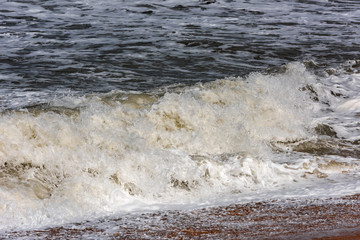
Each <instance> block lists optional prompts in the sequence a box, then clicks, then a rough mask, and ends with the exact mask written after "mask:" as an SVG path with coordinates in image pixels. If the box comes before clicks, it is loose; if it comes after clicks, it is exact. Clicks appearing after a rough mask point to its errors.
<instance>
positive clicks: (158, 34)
mask: <svg viewBox="0 0 360 240" xmlns="http://www.w3.org/2000/svg"><path fill="white" fill-rule="evenodd" d="M359 9H360V3H359V1H357V0H347V1H335V0H334V1H332V0H314V1H302V0H298V1H295V0H292V1H287V0H286V1H285V0H284V1H265V0H248V1H245V0H242V1H231V0H228V1H225V0H218V1H215V0H196V1H176V0H173V1H110V0H101V1H94V0H81V1H40V0H39V1H36V0H34V1H31V0H29V1H27V0H24V1H3V0H2V1H1V2H0V52H1V54H0V89H1V93H2V95H3V96H2V99H0V104H1V107H2V108H3V109H4V108H5V109H6V108H8V107H10V108H12V107H16V106H18V104H19V105H20V106H22V105H24V102H25V103H26V102H29V103H31V102H34V101H35V102H36V101H37V100H36V98H37V97H38V98H39V99H41V100H44V99H42V98H46V97H48V96H51V95H54V92H66V91H72V92H81V93H89V92H108V91H110V90H114V89H122V90H145V89H152V88H155V87H159V86H164V85H169V84H179V83H180V84H192V83H196V82H207V81H212V80H215V79H219V78H224V77H228V76H244V75H246V74H248V73H250V72H253V71H262V70H264V69H268V68H271V67H278V66H280V65H282V64H286V63H288V62H292V61H306V60H312V61H315V62H316V63H318V64H319V65H321V66H327V67H328V66H334V65H336V64H339V63H343V62H345V61H346V60H354V59H357V58H358V57H359V49H360V43H359V41H358V39H359V38H360V30H359V24H360V14H359ZM45 96H46V97H45Z"/></svg>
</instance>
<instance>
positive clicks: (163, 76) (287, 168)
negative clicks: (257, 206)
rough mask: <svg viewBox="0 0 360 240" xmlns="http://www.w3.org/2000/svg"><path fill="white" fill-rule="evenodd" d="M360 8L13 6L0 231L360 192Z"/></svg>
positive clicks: (4, 76)
mask: <svg viewBox="0 0 360 240" xmlns="http://www.w3.org/2000/svg"><path fill="white" fill-rule="evenodd" d="M359 26H360V2H358V1H357V0H347V1H336V0H314V1H301V0H297V1H295V0H293V1H265V0H247V1H246V0H243V1H230V0H228V1H220V0H217V1H215V0H198V1H195V0H194V1H179V0H171V1H156V0H150V1H110V0H100V1H93V0H79V1H65V0H61V1H40V0H29V1H26V0H23V1H4V0H0V53H1V54H0V110H1V112H0V229H1V230H2V231H4V230H8V229H13V228H34V227H41V226H46V225H55V224H62V223H69V222H74V221H81V220H84V219H90V218H97V217H104V216H108V215H116V214H122V213H124V212H127V211H136V210H139V209H142V210H144V209H165V208H172V207H179V208H186V207H189V206H198V205H199V204H222V203H225V202H226V203H229V202H231V203H233V202H235V203H239V202H245V201H254V200H266V199H271V198H287V197H302V198H304V197H305V198H313V197H319V196H341V195H344V194H353V193H359V192H360V175H359V174H360V166H359V164H360V160H359V156H360V147H359V144H360V122H359V117H360V60H359V59H360V56H359V53H360V43H359V41H358V39H360V27H359Z"/></svg>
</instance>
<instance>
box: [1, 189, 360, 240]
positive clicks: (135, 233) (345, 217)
mask: <svg viewBox="0 0 360 240" xmlns="http://www.w3.org/2000/svg"><path fill="white" fill-rule="evenodd" d="M3 237H4V238H10V239H11V238H43V239H59V238H65V239H78V238H82V239H194V238H195V239H290V238H291V239H319V240H320V239H321V240H340V239H360V194H355V195H349V196H343V197H337V198H326V199H311V200H297V199H287V200H269V201H263V202H251V203H245V204H230V205H227V206H217V207H206V208H200V209H194V210H186V211H184V210H179V211H177V210H170V211H169V210H164V211H156V212H151V213H136V214H135V213H134V214H126V215H122V216H119V217H118V218H116V217H107V218H103V219H98V220H94V221H86V222H80V223H72V224H65V225H63V226H58V227H51V228H44V229H36V230H24V231H10V232H5V233H0V238H3Z"/></svg>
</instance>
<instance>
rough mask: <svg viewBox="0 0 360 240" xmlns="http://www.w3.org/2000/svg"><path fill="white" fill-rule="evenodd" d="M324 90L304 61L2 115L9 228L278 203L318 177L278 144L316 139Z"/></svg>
mask: <svg viewBox="0 0 360 240" xmlns="http://www.w3.org/2000/svg"><path fill="white" fill-rule="evenodd" d="M314 83H315V78H314V76H313V75H311V74H310V73H308V72H307V71H306V70H305V68H304V67H303V66H302V65H301V64H297V63H294V64H289V65H288V66H287V71H286V72H285V73H283V74H277V75H263V74H259V73H254V74H251V75H250V76H249V77H247V78H244V79H243V78H230V79H223V80H218V81H215V82H212V83H207V84H199V85H196V86H193V87H188V88H179V89H175V90H174V91H172V92H166V93H160V94H159V93H153V94H144V93H137V92H132V93H127V92H112V93H109V94H105V95H97V96H96V95H93V96H88V97H81V98H79V97H74V96H73V97H64V98H61V99H55V100H54V101H52V103H50V106H49V107H50V108H51V107H56V109H60V110H61V109H62V110H63V112H64V113H63V114H57V113H54V112H52V111H46V110H36V109H35V110H34V113H30V112H31V110H29V111H30V112H12V113H6V114H3V115H2V116H1V117H0V160H1V165H0V166H1V168H0V174H1V175H0V177H1V178H0V196H1V205H0V211H1V214H0V225H1V228H2V229H6V228H9V227H33V226H40V225H44V224H54V223H62V222H67V221H75V220H76V219H81V218H85V217H94V216H101V215H106V214H112V213H116V212H118V211H127V210H134V209H137V208H139V207H146V206H148V207H149V208H152V206H153V205H152V204H190V203H200V202H204V201H209V199H215V200H216V199H223V198H225V196H251V194H248V193H252V192H254V191H255V192H259V193H263V196H268V194H267V192H269V191H273V190H274V191H275V190H276V191H279V190H280V189H285V190H286V189H291V188H293V187H292V186H293V185H294V184H295V185H296V184H300V183H304V182H308V180H307V179H308V178H304V175H309V176H310V175H311V176H315V177H311V176H310V178H311V179H312V178H315V179H316V175H317V174H318V172H317V171H315V170H316V168H317V167H318V165H319V164H320V163H321V161H320V160H319V161H313V159H309V158H308V157H305V158H303V157H301V156H300V155H296V157H295V160H294V161H293V162H291V160H290V157H289V155H288V154H287V153H275V152H273V150H272V149H271V147H270V145H271V144H272V143H276V142H286V141H297V140H301V139H306V138H310V137H312V135H313V131H312V130H311V129H312V126H313V121H315V120H314V116H316V115H317V114H318V109H319V106H318V103H315V102H314V101H312V100H311V96H310V93H309V92H307V91H305V90H304V86H308V85H311V84H314ZM159 96H161V97H159ZM284 162H287V163H286V164H284ZM314 171H315V172H314ZM324 171H325V172H326V171H327V170H324ZM339 171H341V170H339ZM307 172H309V173H307ZM328 174H331V173H328ZM336 174H338V173H336ZM318 175H319V174H318ZM319 176H322V175H321V174H320V175H319ZM299 186H301V184H300V185H299ZM285 190H284V191H285ZM247 194H248V195H247ZM260 195H261V194H260Z"/></svg>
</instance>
